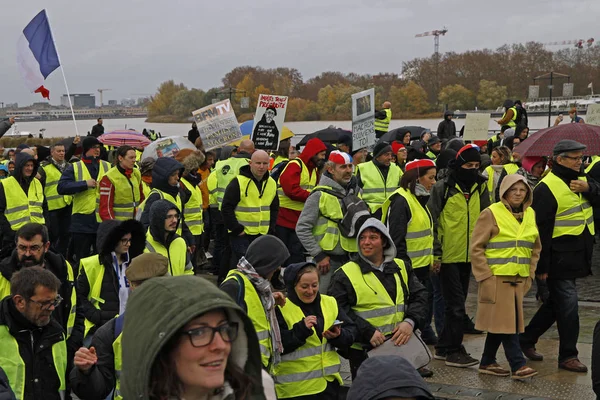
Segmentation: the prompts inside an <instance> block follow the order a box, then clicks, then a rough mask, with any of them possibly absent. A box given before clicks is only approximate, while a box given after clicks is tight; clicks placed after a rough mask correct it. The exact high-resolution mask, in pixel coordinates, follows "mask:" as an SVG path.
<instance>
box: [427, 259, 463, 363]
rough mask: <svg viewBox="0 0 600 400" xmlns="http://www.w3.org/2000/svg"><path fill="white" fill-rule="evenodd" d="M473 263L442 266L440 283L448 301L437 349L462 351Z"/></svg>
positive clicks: (449, 351)
mask: <svg viewBox="0 0 600 400" xmlns="http://www.w3.org/2000/svg"><path fill="white" fill-rule="evenodd" d="M470 277H471V263H455V264H442V267H441V269H440V282H441V284H442V285H441V286H442V294H443V295H444V300H445V301H446V309H445V316H444V317H445V318H444V329H442V334H441V335H440V337H439V342H438V344H437V345H436V346H435V348H436V349H439V350H446V353H455V352H458V351H460V349H461V347H462V341H463V336H464V318H465V299H466V298H467V293H468V291H469V279H470Z"/></svg>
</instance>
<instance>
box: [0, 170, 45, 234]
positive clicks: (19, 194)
mask: <svg viewBox="0 0 600 400" xmlns="http://www.w3.org/2000/svg"><path fill="white" fill-rule="evenodd" d="M2 188H3V189H4V196H5V197H6V210H5V211H4V216H5V217H6V219H7V220H8V222H9V223H10V228H11V229H12V230H13V231H18V230H19V228H21V227H22V226H23V225H25V224H27V223H29V222H36V223H38V224H45V223H46V221H45V220H44V214H43V212H44V210H43V208H42V204H44V189H43V188H42V184H41V183H40V181H39V180H38V179H37V178H33V179H32V180H31V182H30V183H29V189H28V191H27V194H25V192H24V191H23V188H21V185H19V182H17V180H16V179H15V178H14V177H13V176H9V177H8V178H6V179H4V180H3V181H2Z"/></svg>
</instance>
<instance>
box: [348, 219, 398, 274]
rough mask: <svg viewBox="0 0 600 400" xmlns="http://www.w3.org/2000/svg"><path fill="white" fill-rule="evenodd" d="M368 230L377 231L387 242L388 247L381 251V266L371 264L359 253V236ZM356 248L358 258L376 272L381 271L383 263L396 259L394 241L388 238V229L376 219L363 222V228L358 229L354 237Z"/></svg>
mask: <svg viewBox="0 0 600 400" xmlns="http://www.w3.org/2000/svg"><path fill="white" fill-rule="evenodd" d="M368 228H375V229H377V230H378V231H379V232H381V234H382V235H384V236H385V237H386V238H387V240H388V244H389V246H388V247H387V248H386V249H384V250H383V263H382V264H381V265H375V264H373V263H372V262H371V261H369V260H367V259H366V258H365V257H364V256H363V254H362V252H361V251H360V235H361V234H362V233H363V232H364V231H365V229H368ZM356 247H357V248H358V255H359V257H360V258H361V259H362V260H363V261H364V262H366V263H367V264H369V265H370V266H371V267H373V268H375V269H377V270H380V271H383V265H384V264H385V263H388V262H390V261H394V258H395V257H396V245H395V244H394V241H393V240H392V237H391V236H390V233H389V232H388V229H387V228H386V226H385V225H384V224H383V222H381V221H380V220H378V219H377V218H369V219H368V220H366V221H365V223H364V224H363V226H361V227H360V230H359V231H358V235H356Z"/></svg>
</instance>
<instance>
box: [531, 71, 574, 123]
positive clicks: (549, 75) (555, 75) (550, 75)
mask: <svg viewBox="0 0 600 400" xmlns="http://www.w3.org/2000/svg"><path fill="white" fill-rule="evenodd" d="M565 78H566V79H567V82H570V81H571V76H570V75H565V74H560V73H558V72H554V71H550V72H549V73H547V74H544V75H540V76H537V77H535V78H533V83H534V84H536V83H537V81H538V80H543V79H544V80H545V79H549V80H550V84H549V85H548V94H549V97H550V100H549V102H548V128H550V124H551V117H552V90H553V89H554V79H565Z"/></svg>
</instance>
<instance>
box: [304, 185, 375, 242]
mask: <svg viewBox="0 0 600 400" xmlns="http://www.w3.org/2000/svg"><path fill="white" fill-rule="evenodd" d="M317 190H320V191H322V192H325V193H327V194H330V195H332V196H335V197H337V198H338V199H339V201H340V205H341V206H342V214H343V217H342V219H341V220H333V219H331V218H327V217H325V218H327V219H329V220H330V221H333V222H335V223H337V225H338V229H339V230H340V233H341V234H342V235H343V236H344V237H347V238H355V237H356V236H357V235H358V231H359V230H360V227H361V226H362V225H363V224H364V222H365V221H366V220H367V219H369V218H371V216H372V215H371V210H370V209H369V206H368V205H367V203H365V202H364V200H363V199H361V198H359V197H358V196H357V195H355V194H347V195H344V194H342V193H339V192H336V191H334V190H331V189H328V188H324V187H318V186H317V187H316V188H315V189H314V190H313V191H317Z"/></svg>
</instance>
